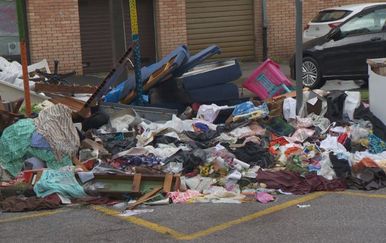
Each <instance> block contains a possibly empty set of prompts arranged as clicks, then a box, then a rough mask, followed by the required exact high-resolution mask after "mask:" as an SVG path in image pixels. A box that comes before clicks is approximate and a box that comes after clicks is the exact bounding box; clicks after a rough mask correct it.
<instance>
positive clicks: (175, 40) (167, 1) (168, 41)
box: [154, 0, 188, 58]
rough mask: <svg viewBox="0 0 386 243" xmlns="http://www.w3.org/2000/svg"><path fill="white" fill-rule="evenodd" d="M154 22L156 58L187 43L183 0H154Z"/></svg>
mask: <svg viewBox="0 0 386 243" xmlns="http://www.w3.org/2000/svg"><path fill="white" fill-rule="evenodd" d="M154 4H155V24H156V32H157V33H156V36H157V40H156V47H157V55H158V58H162V57H163V56H164V55H166V54H168V53H169V52H170V51H172V50H174V49H175V48H176V47H177V46H178V45H180V44H186V43H187V41H188V40H187V32H186V9H185V8H186V5H185V0H156V1H154Z"/></svg>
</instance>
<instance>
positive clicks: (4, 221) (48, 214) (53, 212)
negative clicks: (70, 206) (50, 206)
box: [0, 209, 68, 223]
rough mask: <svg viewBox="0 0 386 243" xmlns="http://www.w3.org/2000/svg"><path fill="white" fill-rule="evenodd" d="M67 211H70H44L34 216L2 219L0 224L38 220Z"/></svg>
mask: <svg viewBox="0 0 386 243" xmlns="http://www.w3.org/2000/svg"><path fill="white" fill-rule="evenodd" d="M65 211H68V210H64V209H59V210H55V211H44V212H39V213H34V214H29V215H24V216H18V217H12V218H6V219H0V223H8V222H14V221H20V220H26V219H32V218H38V217H45V216H50V215H54V214H58V213H63V212H65Z"/></svg>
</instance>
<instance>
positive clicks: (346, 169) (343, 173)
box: [330, 152, 351, 179]
mask: <svg viewBox="0 0 386 243" xmlns="http://www.w3.org/2000/svg"><path fill="white" fill-rule="evenodd" d="M330 161H331V164H332V168H333V169H334V171H335V174H336V176H337V177H338V178H343V179H344V178H347V177H349V176H350V175H351V166H350V164H349V162H348V160H346V159H342V158H338V157H337V156H336V155H335V154H334V153H333V152H331V153H330Z"/></svg>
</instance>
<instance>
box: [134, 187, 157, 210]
mask: <svg viewBox="0 0 386 243" xmlns="http://www.w3.org/2000/svg"><path fill="white" fill-rule="evenodd" d="M161 190H162V187H161V186H160V187H156V188H154V189H153V190H152V191H150V192H148V193H146V194H145V195H143V196H142V197H140V198H139V199H138V200H137V201H136V202H135V203H133V204H131V205H129V206H128V207H127V209H128V210H133V209H134V208H136V207H138V206H139V205H141V204H142V203H144V202H146V201H148V200H150V199H151V198H152V197H153V196H154V195H156V194H157V193H158V192H160V191H161Z"/></svg>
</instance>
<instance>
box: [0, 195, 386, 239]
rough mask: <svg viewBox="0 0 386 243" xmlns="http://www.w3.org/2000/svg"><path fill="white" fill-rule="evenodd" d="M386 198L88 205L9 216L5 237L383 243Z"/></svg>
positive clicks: (3, 224) (3, 223)
mask: <svg viewBox="0 0 386 243" xmlns="http://www.w3.org/2000/svg"><path fill="white" fill-rule="evenodd" d="M385 203H386V190H380V191H376V192H371V193H368V192H359V191H348V192H347V191H346V192H344V194H341V193H322V194H319V193H316V194H309V195H305V196H284V195H282V196H279V197H278V199H277V201H276V202H273V203H269V204H266V205H263V204H260V203H245V204H184V205H182V204H181V205H166V206H157V207H151V209H154V212H151V213H146V214H141V215H138V216H135V217H125V218H122V217H118V216H117V215H116V214H117V213H118V212H117V211H114V210H112V209H107V208H105V207H89V206H87V207H85V206H72V207H67V208H62V209H59V210H54V211H49V212H46V211H43V212H30V213H12V214H10V213H2V214H0V242H180V241H192V242H236V241H238V240H242V241H243V242H384V241H385V238H386V230H385V229H386V226H385V223H384V218H385V217H386V210H385V207H384V205H385ZM297 204H302V205H310V206H309V207H306V208H299V207H297Z"/></svg>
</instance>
